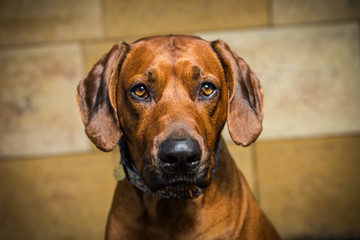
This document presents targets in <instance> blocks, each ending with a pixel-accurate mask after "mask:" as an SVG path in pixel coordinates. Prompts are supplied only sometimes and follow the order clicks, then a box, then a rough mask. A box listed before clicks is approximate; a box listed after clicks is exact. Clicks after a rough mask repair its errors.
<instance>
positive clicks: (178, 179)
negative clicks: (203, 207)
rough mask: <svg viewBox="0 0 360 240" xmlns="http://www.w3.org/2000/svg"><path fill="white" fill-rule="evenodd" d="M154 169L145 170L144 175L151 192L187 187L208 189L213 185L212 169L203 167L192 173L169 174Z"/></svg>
mask: <svg viewBox="0 0 360 240" xmlns="http://www.w3.org/2000/svg"><path fill="white" fill-rule="evenodd" d="M155 169H156V170H154V168H153V167H147V168H145V172H144V173H145V174H144V175H143V179H144V183H145V184H146V185H147V187H148V188H149V190H151V191H153V192H156V191H159V190H162V189H164V188H165V187H169V186H178V185H185V186H188V187H189V188H191V187H194V186H196V187H199V188H206V187H208V186H209V185H210V183H211V177H212V174H211V169H210V167H203V168H202V169H200V168H199V169H194V170H193V171H190V172H179V173H169V172H168V171H166V170H163V169H158V168H155Z"/></svg>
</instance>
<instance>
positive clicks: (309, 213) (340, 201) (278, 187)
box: [256, 137, 360, 239]
mask: <svg viewBox="0 0 360 240" xmlns="http://www.w3.org/2000/svg"><path fill="white" fill-rule="evenodd" d="M256 149H257V157H258V167H259V170H258V171H259V188H260V201H261V206H262V208H263V209H264V210H265V212H266V213H267V214H268V216H269V217H270V219H272V220H273V222H274V224H275V225H276V226H277V227H278V229H279V231H280V232H281V233H282V235H283V236H285V237H299V236H303V237H304V236H308V237H312V238H323V239H324V238H326V237H327V238H330V237H332V239H336V238H340V237H342V239H344V238H346V237H349V238H350V237H355V236H360V228H359V226H360V215H359V213H360V191H359V190H360V175H359V170H360V162H359V161H360V137H343V138H330V139H313V140H297V141H278V142H261V143H258V144H257V148H256Z"/></svg>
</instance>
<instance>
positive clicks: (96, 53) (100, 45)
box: [84, 36, 141, 72]
mask: <svg viewBox="0 0 360 240" xmlns="http://www.w3.org/2000/svg"><path fill="white" fill-rule="evenodd" d="M139 38H141V36H130V37H118V38H114V39H112V40H104V41H102V40H100V41H87V42H85V44H84V54H85V66H86V68H85V70H86V72H89V71H90V70H91V69H92V67H93V66H94V64H95V63H97V61H98V60H99V59H100V58H101V57H102V56H103V55H104V54H106V53H108V52H109V51H110V49H111V48H112V46H114V45H115V44H116V43H117V42H118V41H125V42H127V43H132V42H134V41H136V40H137V39H139Z"/></svg>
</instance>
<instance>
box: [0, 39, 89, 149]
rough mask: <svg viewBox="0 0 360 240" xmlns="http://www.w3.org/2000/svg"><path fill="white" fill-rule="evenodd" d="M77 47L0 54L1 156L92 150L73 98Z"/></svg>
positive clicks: (78, 70) (77, 71)
mask: <svg viewBox="0 0 360 240" xmlns="http://www.w3.org/2000/svg"><path fill="white" fill-rule="evenodd" d="M83 75H84V73H83V70H82V63H81V53H80V47H79V46H78V45H77V44H57V45H46V46H41V47H33V48H16V49H8V50H1V51H0V79H1V81H0V110H1V112H2V114H1V115H0V132H1V135H0V143H1V144H0V156H8V155H24V156H28V155H40V154H58V153H65V152H73V151H85V150H88V149H89V144H88V142H87V140H86V136H85V133H84V127H83V124H82V122H81V119H80V116H79V113H78V110H77V106H76V98H75V89H76V86H77V84H78V82H79V81H80V79H81V78H82V77H83Z"/></svg>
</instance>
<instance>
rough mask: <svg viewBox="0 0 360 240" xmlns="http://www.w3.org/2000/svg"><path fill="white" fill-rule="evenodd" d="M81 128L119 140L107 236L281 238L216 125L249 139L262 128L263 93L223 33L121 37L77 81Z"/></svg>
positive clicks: (107, 141) (110, 141)
mask: <svg viewBox="0 0 360 240" xmlns="http://www.w3.org/2000/svg"><path fill="white" fill-rule="evenodd" d="M77 101H78V106H79V109H80V113H81V117H82V121H83V123H84V125H85V131H86V134H87V135H88V137H89V138H90V139H91V140H92V141H93V143H94V144H95V145H96V146H97V147H98V148H99V149H101V150H103V151H111V150H112V149H114V148H115V147H116V145H117V144H119V146H120V151H121V159H122V160H121V161H122V165H123V167H124V170H125V172H126V176H127V178H126V179H124V180H122V181H119V182H118V184H117V187H116V190H115V196H114V199H113V204H112V207H111V210H110V213H109V217H108V223H107V228H106V239H172V240H175V239H184V240H185V239H186V240H189V239H206V240H207V239H257V240H258V239H279V236H278V234H277V232H276V230H275V229H274V228H273V226H272V224H271V223H270V222H269V221H268V219H267V218H266V217H265V215H264V214H263V212H262V211H261V210H260V208H259V206H258V204H257V203H256V201H255V199H254V197H253V195H252V193H251V191H250V189H249V187H248V185H247V183H246V181H245V179H244V177H243V175H242V174H241V172H240V171H239V170H238V169H237V167H236V165H235V162H234V160H233V159H232V158H231V156H230V154H229V152H228V150H227V148H226V144H225V143H224V141H223V140H222V138H221V131H222V129H223V127H224V125H225V122H227V126H228V130H229V132H230V136H231V138H232V140H233V141H234V142H235V143H236V144H238V145H242V146H248V145H249V144H251V143H252V142H253V141H255V140H256V138H257V137H258V135H259V134H260V132H261V130H262V119H263V93H262V88H261V84H260V82H259V80H258V79H257V77H256V76H255V74H254V73H253V72H252V71H251V70H250V68H249V66H248V65H247V64H246V63H245V62H244V60H243V59H242V58H240V57H238V56H237V55H236V54H235V53H234V52H232V51H231V50H230V48H229V47H228V45H227V44H226V43H225V42H223V41H221V40H217V41H213V42H208V41H205V40H203V39H201V38H198V37H192V36H173V35H170V36H154V37H148V38H143V39H140V40H138V41H136V42H134V43H132V44H128V43H125V42H118V43H117V44H115V45H114V46H113V48H112V49H111V50H110V51H109V53H107V54H105V55H104V56H103V57H102V58H101V59H100V60H99V61H98V63H96V64H95V66H94V67H93V69H92V70H91V71H90V73H89V74H88V75H87V77H86V78H85V79H84V80H82V81H81V82H80V83H79V86H78V89H77Z"/></svg>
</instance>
